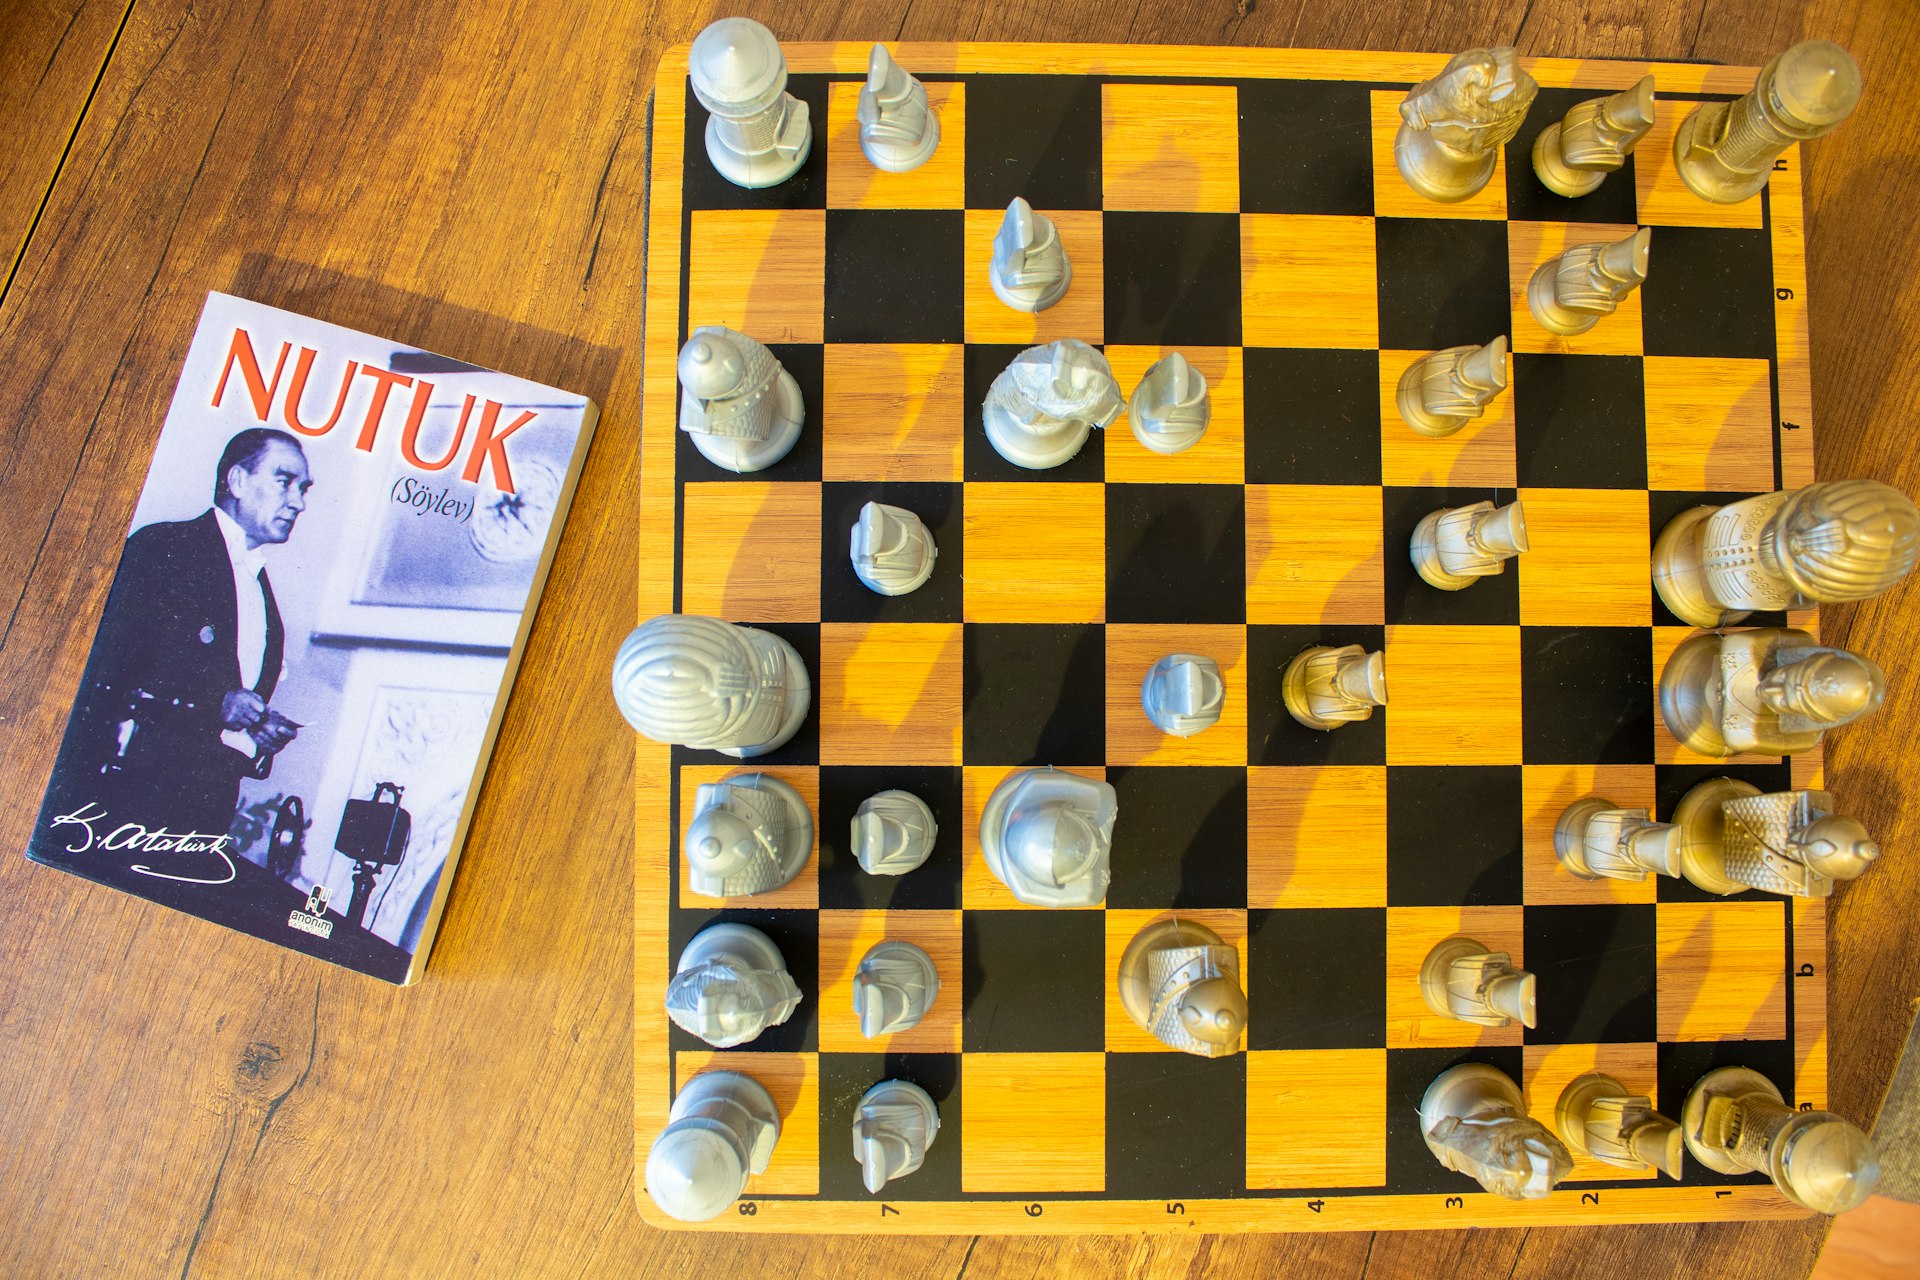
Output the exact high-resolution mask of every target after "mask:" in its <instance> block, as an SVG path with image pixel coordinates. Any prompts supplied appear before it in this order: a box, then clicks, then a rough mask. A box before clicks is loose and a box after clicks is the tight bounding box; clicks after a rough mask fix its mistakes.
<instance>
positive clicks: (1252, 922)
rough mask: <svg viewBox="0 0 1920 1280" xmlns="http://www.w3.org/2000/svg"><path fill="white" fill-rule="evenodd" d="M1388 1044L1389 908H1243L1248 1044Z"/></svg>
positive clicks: (1353, 1046)
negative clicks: (1245, 924)
mask: <svg viewBox="0 0 1920 1280" xmlns="http://www.w3.org/2000/svg"><path fill="white" fill-rule="evenodd" d="M1386 1042H1387V913H1386V909H1385V908H1383V907H1338V908H1334V907H1316V908H1301V909H1292V908H1289V909H1283V910H1277V911H1249V912H1248V913H1247V1048H1249V1049H1378V1048H1381V1047H1382V1046H1384V1045H1385V1044H1386Z"/></svg>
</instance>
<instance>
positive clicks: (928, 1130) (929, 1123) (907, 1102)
mask: <svg viewBox="0 0 1920 1280" xmlns="http://www.w3.org/2000/svg"><path fill="white" fill-rule="evenodd" d="M875 47H876V48H877V47H878V46H875ZM939 1132H940V1108H938V1107H936V1106H935V1105H934V1104H933V1097H932V1095H930V1094H929V1093H928V1092H927V1091H926V1090H925V1089H922V1088H921V1087H920V1086H919V1085H917V1084H913V1083H911V1082H909V1081H906V1080H882V1081H881V1082H880V1083H879V1084H877V1085H875V1086H873V1088H871V1089H869V1090H867V1091H866V1092H865V1093H863V1094H861V1095H860V1102H859V1104H858V1105H857V1106H856V1107H855V1108H854V1112H853V1158H854V1159H855V1160H857V1161H859V1162H860V1177H861V1181H862V1182H864V1183H865V1184H866V1187H867V1191H868V1192H869V1193H870V1194H872V1195H879V1194H880V1190H881V1188H883V1187H885V1186H886V1185H887V1183H889V1182H891V1181H893V1179H895V1178H904V1177H906V1176H907V1175H908V1174H910V1173H912V1172H913V1171H914V1170H916V1169H918V1168H919V1167H920V1166H921V1164H922V1163H923V1162H924V1161H925V1160H926V1158H927V1148H928V1147H930V1146H932V1145H933V1139H934V1137H935V1135H937V1134H938V1133H939Z"/></svg>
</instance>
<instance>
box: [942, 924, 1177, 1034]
mask: <svg viewBox="0 0 1920 1280" xmlns="http://www.w3.org/2000/svg"><path fill="white" fill-rule="evenodd" d="M1105 927H1106V915H1105V913H1104V912H1100V911H1041V910H1034V911H969V912H967V913H966V914H965V915H964V916H962V917H961V920H960V934H961V944H962V948H963V953H962V954H963V959H962V961H961V969H962V971H963V972H962V988H961V989H962V996H961V1013H960V1042H961V1045H962V1047H963V1048H964V1049H965V1050H966V1052H968V1053H1099V1052H1101V1051H1102V1050H1104V1049H1105V1048H1106V1040H1107V1030H1106V970H1107V957H1106V945H1107V944H1106V936H1105ZM1182 1056H1185V1055H1182Z"/></svg>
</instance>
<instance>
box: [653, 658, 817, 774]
mask: <svg viewBox="0 0 1920 1280" xmlns="http://www.w3.org/2000/svg"><path fill="white" fill-rule="evenodd" d="M753 629H754V630H755V631H767V632H771V633H772V634H774V635H776V636H779V637H780V638H781V639H782V640H785V641H786V642H787V643H788V644H790V645H792V646H793V648H794V652H796V653H798V654H799V655H800V661H801V662H803V663H805V664H806V667H807V670H808V671H810V672H813V671H818V670H820V624H819V623H817V622H756V623H754V624H753ZM669 758H670V760H671V762H672V763H673V765H674V766H675V767H676V768H678V767H679V766H680V765H683V764H724V765H733V766H738V765H739V764H740V763H741V761H740V760H739V758H738V757H735V756H729V755H723V754H722V753H720V752H718V751H696V750H694V749H693V748H691V747H679V746H676V747H674V748H673V750H672V752H671V753H670V757H669ZM819 763H820V699H819V698H818V697H817V696H816V697H814V698H813V699H812V700H811V705H810V706H808V708H807V718H806V719H805V720H803V721H801V722H800V731H799V732H798V733H795V734H794V735H793V737H792V738H790V739H788V741H787V744H786V745H785V746H783V747H781V748H780V749H779V750H778V751H769V752H767V753H766V754H765V755H760V756H754V757H753V764H754V765H755V766H760V765H766V766H768V767H772V766H775V765H783V764H819ZM692 802H693V801H692V797H691V796H689V797H687V798H686V800H685V801H684V803H687V804H691V803H692Z"/></svg>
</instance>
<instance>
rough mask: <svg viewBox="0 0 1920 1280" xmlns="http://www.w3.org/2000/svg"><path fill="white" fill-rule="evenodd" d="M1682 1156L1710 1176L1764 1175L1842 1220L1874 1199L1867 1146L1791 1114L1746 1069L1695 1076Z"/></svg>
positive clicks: (1823, 1119) (1834, 1122)
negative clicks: (1730, 1174) (1861, 1205)
mask: <svg viewBox="0 0 1920 1280" xmlns="http://www.w3.org/2000/svg"><path fill="white" fill-rule="evenodd" d="M1680 1131H1681V1134H1682V1135H1683V1136H1684V1137H1685V1139H1686V1143H1687V1151H1688V1153H1689V1154H1690V1155H1692V1156H1693V1158H1694V1159H1695V1160H1698V1161H1699V1162H1700V1163H1701V1164H1703V1165H1705V1166H1706V1167H1707V1168H1709V1169H1711V1170H1713V1171H1714V1172H1715V1173H1765V1174H1766V1175H1767V1176H1768V1177H1770V1178H1772V1179H1773V1185H1774V1186H1776V1187H1778V1188H1779V1189H1780V1193H1781V1194H1782V1195H1784V1196H1786V1197H1787V1199H1789V1200H1791V1201H1793V1202H1794V1203H1795V1204H1797V1205H1800V1206H1802V1207H1804V1208H1808V1209H1811V1210H1813V1211H1814V1212H1815V1213H1845V1212H1846V1211H1847V1210H1849V1209H1852V1208H1854V1207H1855V1206H1857V1205H1859V1204H1860V1203H1861V1201H1863V1200H1865V1199H1866V1198H1867V1197H1868V1196H1870V1195H1872V1194H1873V1189H1874V1187H1875V1185H1876V1184H1878V1183H1879V1181H1880V1153H1879V1152H1878V1151H1877V1150H1876V1149H1875V1148H1874V1145H1873V1139H1871V1138H1869V1137H1868V1136H1867V1135H1866V1134H1864V1133H1862V1132H1860V1130H1859V1129H1857V1128H1855V1127H1854V1126H1853V1125H1852V1124H1850V1123H1849V1122H1847V1121H1845V1120H1842V1119H1841V1118H1840V1117H1839V1116H1836V1115H1834V1114H1833V1113H1832V1112H1831V1111H1796V1110H1794V1109H1793V1108H1792V1107H1790V1106H1788V1105H1787V1104H1786V1102H1785V1100H1784V1099H1782V1098H1781V1096H1780V1090H1778V1089H1776V1088H1774V1085H1773V1081H1771V1080H1769V1079H1767V1078H1766V1077H1765V1076H1763V1075H1761V1074H1760V1073H1759V1072H1758V1071H1752V1070H1749V1069H1748V1068H1746V1067H1721V1068H1719V1069H1717V1070H1714V1071H1709V1072H1707V1074H1705V1075H1704V1076H1701V1077H1700V1079H1699V1081H1698V1083H1696V1084H1695V1085H1694V1086H1693V1089H1692V1090H1691V1091H1690V1092H1689V1093H1688V1094H1687V1105H1686V1108H1685V1109H1684V1110H1683V1111H1682V1112H1681V1113H1680Z"/></svg>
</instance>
